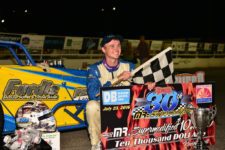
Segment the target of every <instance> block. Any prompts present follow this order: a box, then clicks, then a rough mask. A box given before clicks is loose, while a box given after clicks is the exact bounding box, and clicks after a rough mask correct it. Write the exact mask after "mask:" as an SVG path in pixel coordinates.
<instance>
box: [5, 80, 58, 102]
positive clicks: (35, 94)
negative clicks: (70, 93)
mask: <svg viewBox="0 0 225 150" xmlns="http://www.w3.org/2000/svg"><path fill="white" fill-rule="evenodd" d="M59 89H60V87H59V86H58V85H55V84H53V82H52V81H50V80H42V81H41V83H40V84H35V83H32V84H26V83H22V81H21V80H19V79H10V80H9V81H8V82H7V85H6V87H5V90H4V93H3V100H30V99H40V100H43V99H44V100H46V99H51V100H52V99H58V98H59V95H58V92H59Z"/></svg>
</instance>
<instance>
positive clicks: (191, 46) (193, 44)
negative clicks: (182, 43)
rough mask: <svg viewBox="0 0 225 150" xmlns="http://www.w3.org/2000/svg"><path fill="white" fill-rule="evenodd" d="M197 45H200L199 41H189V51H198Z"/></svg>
mask: <svg viewBox="0 0 225 150" xmlns="http://www.w3.org/2000/svg"><path fill="white" fill-rule="evenodd" d="M197 47H198V43H197V42H189V43H188V51H189V52H196V51H197Z"/></svg>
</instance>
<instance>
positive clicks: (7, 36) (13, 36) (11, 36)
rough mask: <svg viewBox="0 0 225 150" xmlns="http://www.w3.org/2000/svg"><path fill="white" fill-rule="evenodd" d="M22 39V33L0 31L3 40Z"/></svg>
mask: <svg viewBox="0 0 225 150" xmlns="http://www.w3.org/2000/svg"><path fill="white" fill-rule="evenodd" d="M20 39H21V35H19V34H6V33H0V40H2V41H13V42H20Z"/></svg>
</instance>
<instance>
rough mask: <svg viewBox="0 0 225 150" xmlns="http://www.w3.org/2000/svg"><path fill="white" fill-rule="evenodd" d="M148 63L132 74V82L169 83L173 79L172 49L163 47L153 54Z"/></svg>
mask: <svg viewBox="0 0 225 150" xmlns="http://www.w3.org/2000/svg"><path fill="white" fill-rule="evenodd" d="M152 59H153V60H151V61H150V62H149V65H146V66H144V67H143V68H141V69H140V70H139V71H138V72H136V73H135V74H134V76H133V82H134V83H136V84H144V83H146V82H155V83H156V84H169V83H173V82H174V81H175V80H174V68H173V60H172V49H165V50H164V51H162V52H161V53H159V54H157V55H156V56H154V57H153V58H152Z"/></svg>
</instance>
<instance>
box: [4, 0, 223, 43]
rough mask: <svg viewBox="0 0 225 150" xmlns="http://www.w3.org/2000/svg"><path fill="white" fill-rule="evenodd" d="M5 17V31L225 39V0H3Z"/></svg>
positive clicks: (94, 35)
mask: <svg viewBox="0 0 225 150" xmlns="http://www.w3.org/2000/svg"><path fill="white" fill-rule="evenodd" d="M114 6H115V7H116V10H115V11H113V7H114ZM102 8H103V9H104V11H102ZM25 9H27V10H28V12H27V13H24V10H25ZM2 18H4V19H5V22H4V23H0V24H1V25H0V32H12V33H35V34H50V35H68V36H69V35H71V36H91V37H92V36H93V37H99V36H100V37H101V36H103V35H105V34H108V33H114V34H121V35H123V36H124V37H127V38H138V37H139V35H145V36H146V37H147V38H148V39H165V38H202V39H204V40H210V41H212V40H219V41H224V39H225V38H224V37H225V1H224V0H205V1H203V0H182V1H180V0H154V1H153V0H142V1H141V0H139V1H137V0H130V1H128V0H103V1H101V0H81V1H77V0H67V1H53V0H51V1H50V0H45V1H43V0H39V1H24V0H21V1H12V0H8V1H7V2H4V3H3V4H1V5H0V19H1V20H2Z"/></svg>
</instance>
